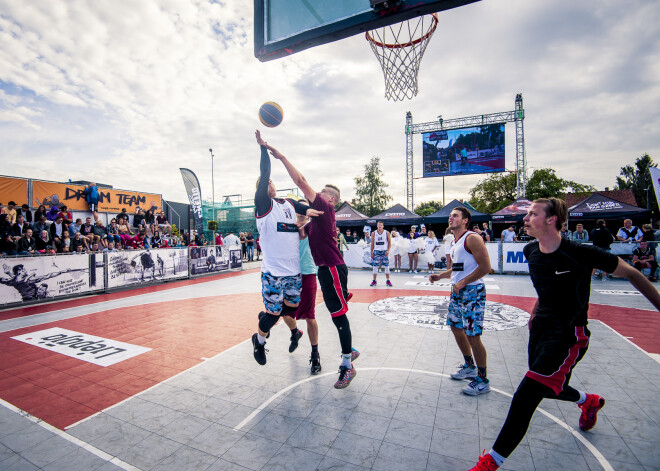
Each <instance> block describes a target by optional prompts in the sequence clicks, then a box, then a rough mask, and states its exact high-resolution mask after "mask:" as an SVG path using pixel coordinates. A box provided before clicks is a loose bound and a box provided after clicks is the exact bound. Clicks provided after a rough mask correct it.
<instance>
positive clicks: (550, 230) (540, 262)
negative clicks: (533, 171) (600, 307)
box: [471, 198, 660, 471]
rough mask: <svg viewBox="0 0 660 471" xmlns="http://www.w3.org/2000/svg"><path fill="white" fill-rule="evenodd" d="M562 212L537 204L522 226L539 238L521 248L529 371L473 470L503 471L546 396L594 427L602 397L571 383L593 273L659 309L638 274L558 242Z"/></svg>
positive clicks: (551, 203)
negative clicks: (529, 304)
mask: <svg viewBox="0 0 660 471" xmlns="http://www.w3.org/2000/svg"><path fill="white" fill-rule="evenodd" d="M567 215H568V209H567V207H566V203H565V202H564V201H563V200H560V199H557V198H549V199H538V200H535V201H534V202H533V203H532V205H531V206H530V208H529V211H528V213H527V216H525V219H524V221H525V228H526V229H527V231H528V233H529V234H530V235H531V236H532V237H535V238H536V239H537V240H536V241H534V242H531V243H529V244H527V245H526V246H525V248H524V253H525V257H527V260H528V262H529V273H530V276H531V278H532V282H533V284H534V288H535V289H536V292H537V294H538V300H537V301H536V305H535V306H534V308H533V309H532V314H531V318H530V321H529V328H530V333H529V346H528V355H529V360H528V363H529V371H528V372H527V373H526V374H525V377H524V378H523V380H522V382H521V383H520V386H518V390H517V391H516V393H515V394H514V396H513V399H512V400H511V407H510V408H509V413H508V415H507V418H506V421H505V422H504V426H503V427H502V430H501V431H500V434H499V436H498V437H497V440H496V441H495V444H494V445H493V448H492V449H491V450H490V452H488V453H486V454H485V455H483V456H481V457H480V458H479V463H478V464H477V465H476V466H475V467H474V468H472V470H471V471H493V470H495V469H497V468H498V467H499V466H502V463H503V462H504V460H505V459H506V458H507V457H508V456H509V455H510V454H511V453H512V452H513V450H515V448H516V447H517V446H518V444H519V443H520V441H521V440H522V439H523V437H524V436H525V433H527V428H528V427H529V422H530V420H531V419H532V416H533V415H534V411H535V410H536V408H537V407H538V405H539V404H540V403H541V401H542V400H543V399H544V398H549V399H559V400H562V401H571V402H575V403H577V404H578V406H579V407H580V409H582V413H581V415H580V420H579V425H580V428H581V429H582V430H590V429H591V428H593V426H594V425H595V424H596V418H597V414H598V411H599V410H600V409H601V408H602V407H603V406H604V405H605V399H603V398H602V397H600V396H598V395H597V394H586V393H584V392H583V391H578V390H576V389H574V388H572V387H571V386H569V385H568V382H569V380H570V378H571V373H572V371H573V368H574V367H575V365H576V364H577V363H578V362H579V361H580V360H581V359H582V357H583V356H584V354H585V353H586V352H587V347H588V345H589V335H590V333H589V330H588V329H587V311H588V309H589V294H590V290H591V271H592V269H594V268H598V269H601V270H603V271H605V272H608V273H613V274H614V275H616V276H620V277H623V278H627V279H628V280H629V281H630V283H631V284H632V285H633V286H634V287H635V288H637V289H638V290H639V291H640V292H641V293H642V294H643V295H644V296H645V297H646V298H647V299H648V300H649V301H651V303H653V305H654V306H655V307H656V309H658V310H660V293H658V291H657V290H656V289H655V288H654V287H653V285H652V284H651V283H650V282H649V281H648V280H647V279H646V278H645V277H644V275H642V274H641V273H640V272H639V271H637V270H635V269H634V268H633V267H631V266H630V265H628V264H627V263H626V262H624V261H623V260H621V259H620V258H618V257H616V256H615V255H612V254H611V253H608V252H606V251H604V250H602V249H599V248H597V247H593V246H589V245H584V244H576V243H574V242H573V241H569V240H566V239H562V237H561V234H560V230H561V227H562V223H563V222H564V221H566V217H567Z"/></svg>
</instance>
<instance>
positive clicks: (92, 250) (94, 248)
mask: <svg viewBox="0 0 660 471" xmlns="http://www.w3.org/2000/svg"><path fill="white" fill-rule="evenodd" d="M97 220H98V219H97ZM98 251H99V243H98V242H96V241H94V242H93V243H92V246H91V247H90V249H89V252H90V253H98Z"/></svg>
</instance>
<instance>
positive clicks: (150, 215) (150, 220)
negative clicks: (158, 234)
mask: <svg viewBox="0 0 660 471" xmlns="http://www.w3.org/2000/svg"><path fill="white" fill-rule="evenodd" d="M144 221H145V222H146V223H147V226H149V227H150V228H151V230H152V231H153V229H154V228H153V225H154V224H156V218H155V217H154V212H153V211H152V210H151V209H147V211H146V212H145V213H144Z"/></svg>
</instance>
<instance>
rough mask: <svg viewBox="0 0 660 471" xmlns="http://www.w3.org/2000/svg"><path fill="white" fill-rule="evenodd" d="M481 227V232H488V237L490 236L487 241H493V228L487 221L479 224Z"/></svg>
mask: <svg viewBox="0 0 660 471" xmlns="http://www.w3.org/2000/svg"><path fill="white" fill-rule="evenodd" d="M481 229H482V231H483V232H485V233H486V234H488V237H490V238H489V239H488V240H489V241H491V242H495V233H494V232H493V230H492V229H491V228H490V227H489V226H488V223H487V222H484V223H482V224H481Z"/></svg>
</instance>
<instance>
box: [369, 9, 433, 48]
mask: <svg viewBox="0 0 660 471" xmlns="http://www.w3.org/2000/svg"><path fill="white" fill-rule="evenodd" d="M431 16H432V17H433V25H432V26H431V29H429V30H428V32H427V33H426V34H424V35H423V36H422V37H421V38H419V39H415V40H414V41H409V42H407V43H403V44H387V43H381V42H380V41H376V40H375V39H374V38H373V37H371V35H370V34H369V31H367V32H366V33H365V36H366V37H367V41H369V42H370V43H372V44H374V45H376V46H378V47H384V48H387V49H401V48H404V47H410V46H415V45H417V44H419V43H421V42H422V41H424V40H425V39H428V38H430V37H431V35H433V33H435V29H436V28H437V27H438V14H437V13H431Z"/></svg>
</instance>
